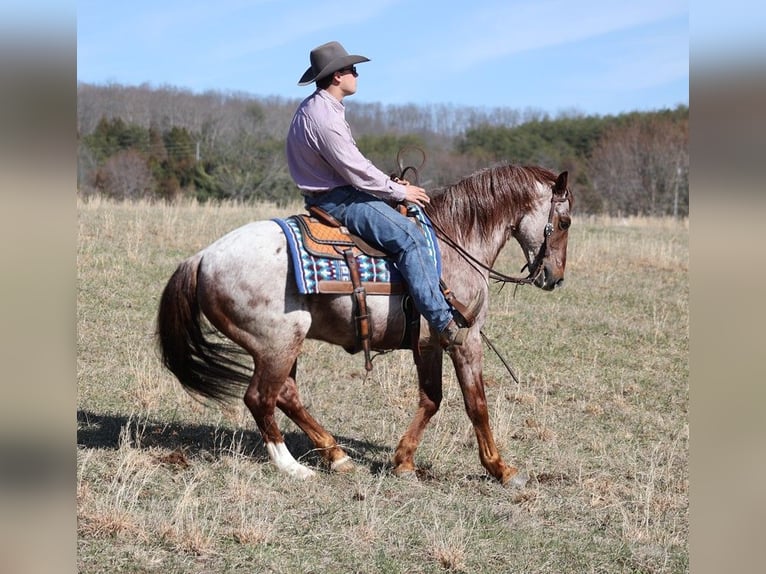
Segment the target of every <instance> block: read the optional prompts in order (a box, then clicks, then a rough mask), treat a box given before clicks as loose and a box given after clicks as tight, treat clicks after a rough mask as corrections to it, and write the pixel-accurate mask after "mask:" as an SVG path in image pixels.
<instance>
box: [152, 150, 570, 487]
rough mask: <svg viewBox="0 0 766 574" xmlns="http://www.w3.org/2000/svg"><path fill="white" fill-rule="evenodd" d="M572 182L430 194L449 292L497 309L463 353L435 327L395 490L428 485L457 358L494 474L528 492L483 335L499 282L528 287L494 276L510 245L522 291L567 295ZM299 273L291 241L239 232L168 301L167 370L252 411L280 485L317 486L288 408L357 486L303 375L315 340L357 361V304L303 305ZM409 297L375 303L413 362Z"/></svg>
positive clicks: (181, 280) (330, 300)
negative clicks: (302, 360)
mask: <svg viewBox="0 0 766 574" xmlns="http://www.w3.org/2000/svg"><path fill="white" fill-rule="evenodd" d="M567 180H568V175H567V172H566V171H565V172H561V173H560V174H559V175H558V176H557V175H556V174H554V173H553V172H551V171H549V170H547V169H545V168H542V167H539V166H515V165H499V166H494V167H489V168H483V169H481V170H479V171H477V172H475V173H473V174H471V175H470V176H468V177H465V178H463V179H461V180H460V181H458V182H457V183H454V184H451V185H447V186H445V187H442V188H439V189H435V190H431V191H429V196H430V198H431V201H430V203H429V204H427V205H426V208H425V211H426V213H427V215H428V218H429V220H430V221H431V223H432V225H433V227H434V228H435V230H436V231H437V237H438V244H439V249H440V253H441V257H442V278H443V280H444V282H445V283H446V284H447V285H448V286H449V288H450V289H451V291H452V292H453V294H454V295H455V297H456V298H458V299H460V300H463V301H467V300H470V299H472V298H475V297H476V294H477V293H480V294H482V295H483V300H482V303H481V308H480V309H479V311H478V313H477V316H476V320H475V323H474V324H473V326H472V327H471V328H470V329H469V331H468V335H467V337H466V339H465V342H464V343H463V344H462V345H461V346H455V347H452V348H449V349H447V350H445V349H443V348H442V347H441V346H440V344H439V338H438V333H436V332H435V331H434V330H433V329H431V328H430V327H428V325H427V324H426V323H425V321H422V319H421V321H422V325H421V330H420V341H419V343H418V345H417V347H418V352H413V357H414V361H415V363H416V371H417V376H418V385H419V402H418V405H417V409H416V411H415V414H414V417H413V418H412V421H411V423H410V424H409V427H408V428H407V429H406V431H405V433H404V435H403V436H402V437H401V439H400V440H399V443H398V445H397V447H396V449H395V451H394V455H393V460H392V466H393V468H392V471H393V474H394V475H395V476H398V477H410V478H411V477H416V476H417V475H416V467H415V463H414V456H415V451H416V449H417V447H418V445H419V443H420V442H421V439H422V437H423V433H424V431H425V428H426V426H427V425H428V423H429V421H430V420H431V418H432V417H433V416H434V414H435V413H436V412H437V411H438V409H439V406H440V403H441V400H442V366H443V365H442V362H443V361H442V359H443V355H444V353H447V354H448V355H449V357H450V359H451V360H452V364H453V366H454V369H455V371H456V374H457V379H458V382H459V385H460V389H461V391H462V396H463V400H464V405H465V410H466V413H467V415H468V418H469V419H470V421H471V423H472V424H473V428H474V431H475V434H476V439H477V443H478V451H479V459H480V461H481V464H482V465H483V467H484V468H485V469H486V471H487V473H488V474H489V475H491V476H492V477H494V478H495V479H497V480H498V481H500V482H501V483H502V484H504V485H514V486H519V487H521V486H523V485H524V484H525V483H526V481H527V480H528V476H527V473H526V472H524V471H520V470H519V468H517V467H515V466H511V465H509V464H506V463H505V462H504V460H503V458H502V457H501V455H500V453H499V451H498V448H497V446H496V444H495V440H494V437H493V434H492V430H491V428H490V424H489V417H488V413H487V401H486V396H485V390H484V381H483V378H482V361H483V347H482V340H481V336H480V333H481V328H482V325H483V324H484V322H485V321H486V317H487V300H488V298H487V294H488V290H489V286H490V281H491V279H498V278H499V279H500V280H506V281H507V280H516V278H512V277H509V276H506V275H503V274H501V273H498V272H497V271H495V270H494V269H493V268H492V266H493V264H494V263H495V260H496V259H497V257H498V255H499V253H500V252H501V249H502V248H503V247H504V246H505V244H506V243H507V242H508V241H509V240H510V238H514V239H515V240H516V241H517V242H518V244H519V245H520V247H521V248H522V250H523V253H524V256H525V258H526V261H527V266H525V267H529V275H528V276H527V277H526V278H524V279H522V280H516V282H522V283H531V284H534V285H535V286H537V287H539V288H541V289H543V290H546V291H551V290H553V289H554V288H556V287H559V286H561V285H562V283H563V281H564V270H565V267H566V250H567V239H568V233H569V227H570V224H571V213H570V212H571V210H572V206H573V200H574V198H573V195H572V193H571V191H570V189H569V187H568V184H567ZM289 259H290V255H289V253H288V252H287V247H286V238H285V235H284V233H283V231H282V229H281V228H280V227H279V226H278V224H277V223H276V222H274V221H272V220H261V221H253V222H250V223H248V224H245V225H243V226H241V227H239V228H237V229H235V230H233V231H230V232H228V233H227V234H226V235H224V236H223V237H221V238H220V239H218V240H216V241H215V242H214V243H212V244H210V245H209V246H207V247H205V248H204V249H202V250H201V251H199V252H198V253H196V254H195V255H192V256H191V257H189V258H188V259H186V260H185V261H183V262H181V263H180V264H179V265H178V267H177V269H176V270H175V272H174V273H173V274H172V276H171V277H170V279H169V280H168V282H167V284H166V286H165V288H164V290H163V292H162V295H161V298H160V303H159V309H158V313H157V333H156V335H157V340H158V346H159V351H160V355H161V359H162V362H163V364H164V366H165V367H167V368H168V369H169V370H170V371H171V372H172V373H173V374H174V375H175V377H176V378H177V379H178V380H179V381H180V383H181V384H182V385H183V387H184V388H185V389H186V390H187V391H188V392H189V393H190V394H192V395H194V396H197V397H199V398H201V399H203V400H207V399H211V400H213V401H220V402H226V401H228V400H230V399H231V398H232V397H233V398H236V399H238V400H244V403H245V405H246V406H247V407H248V409H249V410H250V412H251V414H252V416H253V418H254V419H255V423H256V425H257V427H258V429H259V431H260V433H261V436H262V438H263V441H264V443H265V447H266V450H267V452H268V455H269V458H270V461H271V462H272V463H273V464H274V466H276V468H277V469H278V470H279V471H281V472H283V473H285V474H287V475H289V476H291V477H294V478H299V479H305V478H308V477H311V476H314V475H315V474H316V472H315V471H314V470H313V469H311V468H309V467H307V466H305V465H304V464H301V463H299V462H298V461H297V460H296V459H295V458H294V457H293V455H292V454H291V453H290V451H289V450H288V448H287V447H286V446H285V443H284V437H283V435H282V433H281V432H280V430H279V427H278V425H277V423H276V422H275V417H274V415H275V409H276V408H279V409H280V410H281V411H282V412H283V413H284V414H285V415H287V416H288V417H289V418H290V419H291V420H292V421H293V422H294V423H295V424H296V425H297V426H298V427H299V428H300V429H301V430H302V431H303V432H304V433H305V434H306V435H307V436H308V438H309V439H310V440H311V442H312V443H313V444H314V445H315V447H316V449H317V451H318V452H320V453H321V454H322V457H323V458H324V462H325V463H326V464H327V465H328V466H329V470H330V471H334V472H350V471H352V470H354V469H355V465H354V463H353V462H352V460H351V458H350V457H349V456H348V454H347V453H346V452H345V451H344V450H343V448H341V446H340V445H339V444H338V443H337V442H336V441H335V439H334V438H333V436H332V435H331V434H330V433H329V432H328V431H327V430H325V429H324V428H323V427H322V426H321V425H320V424H319V422H317V420H316V419H315V418H314V417H313V416H312V415H311V414H310V413H309V412H308V411H307V410H306V408H305V407H304V405H303V403H302V402H301V398H300V395H299V392H298V384H297V381H296V372H297V364H298V358H299V355H300V353H301V346H302V344H303V342H304V340H305V339H313V340H320V341H325V342H327V343H330V344H333V345H340V346H342V347H343V348H344V349H346V350H352V349H354V348H355V347H356V344H355V343H356V341H355V337H356V335H355V328H354V318H353V313H352V308H353V301H352V297H351V296H348V295H328V294H301V293H300V292H299V291H298V289H297V288H296V281H295V276H294V270H293V268H292V266H291V264H290V261H289ZM403 296H404V295H402V294H395V295H390V296H373V297H369V298H368V302H367V307H368V309H367V312H368V314H369V317H370V333H369V336H370V339H371V344H372V347H373V349H375V350H381V351H382V350H393V349H399V348H401V338H402V333H403V332H404V330H405V328H406V325H405V322H406V319H405V314H404V313H403V311H402V309H401V304H402V300H401V299H402V297H403ZM221 335H223V336H221ZM357 350H358V349H357ZM413 351H414V349H413ZM248 356H249V357H248ZM250 359H252V365H250Z"/></svg>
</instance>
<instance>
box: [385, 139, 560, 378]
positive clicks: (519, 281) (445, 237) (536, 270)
mask: <svg viewBox="0 0 766 574" xmlns="http://www.w3.org/2000/svg"><path fill="white" fill-rule="evenodd" d="M407 149H409V148H403V149H401V150H399V153H398V154H397V156H396V160H397V164H398V167H399V176H398V178H396V180H397V181H398V180H400V179H402V180H404V179H406V176H407V174H408V172H412V173H413V175H414V183H417V181H418V175H419V174H418V168H416V167H414V166H411V165H410V166H404V165H403V161H402V160H403V153H404V151H405V150H407ZM415 150H416V151H418V152H420V154H422V161H421V163H420V166H419V167H423V164H425V160H426V156H425V152H424V151H423V150H422V149H420V148H415ZM393 178H394V176H393V175H392V179H393ZM490 185H491V186H492V188H494V185H495V180H494V177H493V178H491V179H490ZM568 200H569V193H568V192H565V193H563V194H561V195H560V196H558V195H556V193H555V192H553V191H551V207H550V209H549V211H548V222H547V223H546V224H545V229H544V230H543V242H542V244H541V245H540V248H539V249H538V250H537V255H535V259H534V261H532V264H531V265H530V264H529V263H527V264H525V265H524V267H522V268H521V270H522V271H524V269H527V268H528V269H529V274H528V275H527V276H526V277H513V276H510V275H506V274H505V273H501V272H500V271H497V270H495V269H493V268H492V267H490V266H489V265H486V264H485V263H483V262H482V261H479V260H478V259H477V258H476V257H474V256H473V255H472V254H471V253H469V252H468V251H467V250H466V249H465V248H464V247H463V246H462V245H460V244H459V243H458V242H457V241H455V240H454V239H453V238H452V237H450V235H449V234H448V233H447V232H445V231H444V230H443V229H442V228H441V227H440V226H439V225H437V224H436V223H435V222H434V221H433V219H430V218H429V219H430V223H431V225H432V226H433V228H434V229H435V230H436V235H437V237H438V238H439V239H441V240H442V241H444V243H446V244H447V245H449V246H450V247H452V249H454V250H455V251H456V252H457V253H458V254H459V255H460V256H461V257H462V258H463V259H464V260H465V261H467V262H468V263H470V264H471V266H473V268H474V269H476V270H477V271H478V270H479V269H482V270H484V271H486V272H487V273H488V275H489V278H490V279H492V280H493V281H495V282H498V283H501V284H502V285H505V284H506V283H514V284H516V286H517V287H518V286H519V285H527V284H530V283H533V282H534V281H535V280H536V279H537V277H538V276H539V275H540V272H541V271H542V262H543V260H544V259H545V258H546V257H547V256H549V255H550V244H549V241H548V239H549V237H550V236H551V235H552V234H553V215H554V212H555V209H556V204H557V203H563V202H564V201H568ZM479 333H480V334H481V337H482V339H483V340H484V342H485V343H486V344H487V346H488V347H489V348H490V349H492V351H493V352H494V353H495V355H497V357H498V359H500V362H501V363H503V366H504V367H505V368H506V370H507V371H508V373H509V374H510V375H511V378H512V379H513V380H514V382H515V383H516V384H517V385H520V384H521V383H520V382H519V379H518V377H517V376H516V373H514V371H513V368H512V367H511V365H510V363H509V362H508V361H507V360H506V359H505V357H503V355H502V354H501V353H500V350H499V349H498V348H497V347H496V346H495V345H494V343H492V341H491V340H490V338H489V337H487V335H486V334H485V333H484V331H479Z"/></svg>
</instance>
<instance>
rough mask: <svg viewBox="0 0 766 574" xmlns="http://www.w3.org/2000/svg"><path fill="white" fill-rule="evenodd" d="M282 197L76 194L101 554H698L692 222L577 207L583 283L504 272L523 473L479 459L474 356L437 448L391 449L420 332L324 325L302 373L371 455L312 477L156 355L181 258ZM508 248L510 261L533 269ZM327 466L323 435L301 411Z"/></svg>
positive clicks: (88, 559) (498, 559)
mask: <svg viewBox="0 0 766 574" xmlns="http://www.w3.org/2000/svg"><path fill="white" fill-rule="evenodd" d="M297 210H299V206H292V207H291V208H288V209H282V210H279V209H277V208H275V207H273V206H269V205H257V206H238V205H234V204H230V205H215V206H213V205H198V204H194V203H187V204H178V205H162V204H157V205H150V204H120V203H112V202H108V201H104V200H99V199H97V198H96V199H92V200H90V201H89V202H88V203H80V204H79V205H78V215H79V243H78V306H77V318H78V336H77V341H78V360H77V370H78V388H79V393H78V399H79V402H78V463H77V468H78V470H77V500H78V516H77V518H78V533H79V552H78V569H79V571H80V572H84V573H87V572H102V571H106V570H108V571H110V572H155V571H162V572H164V573H173V572H179V573H180V572H192V571H194V572H234V571H247V572H254V571H257V572H320V571H321V572H326V571H332V572H377V571H380V572H509V571H530V572H684V571H688V563H689V561H688V546H687V539H688V490H689V484H688V481H689V479H688V471H687V466H688V440H689V436H688V435H689V430H688V424H687V411H688V363H687V354H688V338H689V283H688V273H687V271H688V222H680V223H679V222H675V221H672V220H668V219H663V220H657V219H648V218H642V219H629V220H612V219H608V218H592V219H586V220H581V221H580V220H577V219H576V220H575V223H574V225H573V227H572V232H571V239H570V248H569V261H568V277H567V285H566V287H565V288H564V289H562V290H557V291H556V292H554V293H543V292H541V291H539V290H534V289H532V288H524V289H520V290H518V291H517V292H516V293H515V294H514V291H513V289H512V288H505V289H503V290H502V291H498V290H495V292H494V293H493V295H492V298H491V315H490V319H489V321H488V324H487V325H486V327H485V333H486V334H487V335H488V336H489V337H490V338H491V339H492V340H493V341H494V343H495V344H496V345H497V346H498V347H499V348H500V349H501V351H502V352H503V353H504V354H505V355H506V356H507V357H508V358H509V359H510V361H511V363H512V364H513V367H514V369H515V371H516V374H517V375H518V376H519V378H520V384H518V385H517V384H515V383H513V382H512V381H511V379H510V377H509V376H508V375H507V373H506V372H505V371H504V369H503V367H502V365H501V364H500V361H499V360H497V358H495V357H494V356H493V355H491V354H490V351H489V350H487V352H486V357H485V376H486V379H487V381H488V389H487V390H488V401H489V408H490V416H491V421H492V425H493V429H494V431H495V435H496V440H497V443H498V445H499V447H500V449H501V451H502V452H503V453H504V456H505V457H506V459H508V460H509V462H513V463H516V464H519V465H521V466H523V467H524V468H525V469H527V470H528V472H529V473H530V475H531V477H532V480H531V481H530V483H529V485H528V486H527V488H526V489H524V490H522V491H507V490H505V489H503V488H502V487H501V486H499V485H497V484H496V483H494V482H493V481H491V480H488V479H487V478H486V476H485V474H484V472H483V469H482V468H481V466H480V464H479V461H478V454H477V451H476V444H475V439H474V436H473V431H472V429H471V426H470V424H469V422H468V420H467V417H466V416H465V413H464V411H463V406H462V398H461V395H460V391H459V388H458V386H457V383H456V380H455V377H454V374H453V373H452V371H451V369H450V368H446V369H445V398H444V403H443V408H442V410H441V411H440V412H439V413H438V414H437V416H436V417H435V418H434V420H433V423H432V425H431V426H430V427H429V429H428V430H427V432H426V435H425V438H424V442H423V445H422V447H421V449H420V450H419V451H418V457H417V463H418V464H419V465H420V466H419V471H418V476H419V479H420V480H418V481H412V482H411V481H403V480H398V479H396V478H394V477H393V476H391V475H390V474H389V472H388V471H389V463H390V458H391V455H392V452H393V448H394V447H395V445H396V442H397V440H398V439H399V437H400V435H401V433H402V432H404V429H405V428H406V425H407V424H408V422H409V419H410V416H411V414H412V412H413V410H414V407H415V401H416V398H417V388H416V383H415V371H414V367H413V365H412V362H411V359H410V356H409V354H408V353H406V352H399V353H392V354H388V355H385V356H381V357H378V358H377V359H376V360H375V363H374V364H375V369H374V370H373V372H372V373H371V374H369V375H366V374H365V372H364V369H363V365H362V359H361V358H360V357H358V356H349V355H346V354H345V353H344V352H343V351H342V350H340V349H335V348H329V347H327V346H324V345H320V344H317V343H314V342H308V343H307V344H306V346H305V352H304V360H303V361H302V362H301V363H300V364H299V372H298V375H299V384H300V386H301V392H302V394H303V397H304V400H305V402H306V404H307V406H308V408H309V409H310V410H311V411H312V412H313V413H314V414H315V415H316V416H317V418H318V419H319V420H320V421H322V422H323V423H324V424H325V425H326V426H327V427H328V429H329V430H330V431H331V432H333V433H334V434H335V435H336V437H337V438H338V440H339V441H340V442H341V443H343V444H344V445H345V446H346V448H347V449H348V450H349V452H350V453H351V454H352V456H353V458H354V459H355V460H356V462H357V466H358V470H357V472H356V473H354V474H352V475H349V476H336V475H332V474H328V473H326V472H320V474H319V476H318V478H317V479H316V480H312V481H308V482H294V481H290V480H287V479H285V478H284V477H282V476H280V475H278V474H277V473H276V472H275V471H274V469H273V468H272V467H271V465H270V464H268V460H267V457H266V453H265V449H264V448H263V444H262V442H261V440H260V437H259V436H258V434H257V432H256V431H255V429H254V424H253V422H252V419H251V418H250V416H249V414H247V413H246V412H245V410H244V408H243V407H242V405H238V404H232V405H231V406H230V407H228V408H217V407H215V408H208V407H206V406H204V405H201V404H200V403H198V402H196V401H194V400H192V399H191V398H189V397H188V396H187V395H186V394H185V393H184V392H183V390H182V389H181V388H180V385H178V383H177V382H176V381H174V380H173V378H172V377H171V376H170V375H169V374H168V373H167V372H165V371H164V370H163V369H162V368H161V366H160V365H159V361H158V360H157V357H156V353H155V350H154V346H153V345H154V341H153V331H154V315H155V312H156V305H157V300H158V297H159V293H160V292H161V290H162V288H163V286H164V284H165V282H166V281H167V279H168V277H169V276H170V274H171V273H172V271H173V270H174V268H175V266H176V265H177V264H178V262H179V261H180V260H181V259H183V258H184V257H186V256H188V255H190V254H191V253H193V252H194V251H196V250H197V249H199V248H201V247H203V246H204V245H206V244H208V243H209V242H211V241H212V240H214V239H215V238H217V237H219V236H220V235H222V234H223V233H225V232H226V231H228V230H230V229H232V228H233V227H236V226H237V225H240V224H243V223H246V222H247V221H251V220H253V219H263V218H268V217H272V216H275V215H284V214H287V213H292V212H295V211H297ZM519 258H520V255H519V254H518V249H516V247H515V245H510V246H509V247H508V248H507V250H506V252H505V253H504V255H503V258H502V261H501V262H499V267H500V268H502V269H506V270H514V269H518V268H519V267H520V266H521V264H520V260H519ZM280 421H281V425H282V428H283V431H284V432H285V435H286V439H287V441H288V445H289V447H290V448H291V450H292V451H293V453H294V454H295V455H296V457H299V458H301V459H302V460H303V461H304V462H305V463H306V464H309V465H311V466H315V467H317V468H320V469H321V468H322V467H321V466H320V465H319V457H318V455H317V453H315V452H313V451H312V447H311V445H310V443H309V442H308V441H307V440H306V439H305V437H303V435H302V434H301V433H299V432H298V431H297V430H296V429H295V427H293V426H292V424H291V423H290V422H289V421H288V420H286V419H284V418H282V419H280Z"/></svg>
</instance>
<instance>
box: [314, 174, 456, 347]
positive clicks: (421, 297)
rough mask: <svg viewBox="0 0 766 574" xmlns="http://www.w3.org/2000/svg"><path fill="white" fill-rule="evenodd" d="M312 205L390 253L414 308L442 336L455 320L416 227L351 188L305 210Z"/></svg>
mask: <svg viewBox="0 0 766 574" xmlns="http://www.w3.org/2000/svg"><path fill="white" fill-rule="evenodd" d="M312 205H316V206H318V207H320V208H322V209H324V210H325V211H326V212H327V213H329V214H330V215H332V216H333V217H334V218H335V219H337V220H338V221H340V222H341V223H342V224H343V225H345V226H346V228H347V229H348V230H349V231H350V232H351V233H353V234H354V235H358V236H359V237H361V238H362V239H364V240H365V241H367V242H368V243H369V244H370V245H372V246H373V247H377V248H378V249H380V250H382V251H385V252H386V253H388V254H389V255H390V256H391V259H392V260H393V261H394V263H395V264H396V268H397V269H398V270H399V272H400V273H401V274H402V278H403V279H404V281H405V282H406V283H407V287H408V289H409V292H410V295H411V296H412V300H413V303H414V304H415V308H416V309H417V310H418V312H419V313H420V314H421V315H422V316H423V317H424V318H425V320H426V321H428V323H429V325H431V326H432V327H435V328H436V329H437V330H438V331H439V332H441V331H443V330H444V328H445V327H446V326H447V324H448V323H449V322H450V321H451V320H452V310H451V309H450V306H449V305H448V304H447V301H446V300H445V299H444V295H443V294H442V292H441V290H440V289H439V275H438V273H437V271H436V265H435V264H434V262H433V259H432V258H431V255H430V253H429V251H428V244H427V243H426V239H425V237H424V236H423V232H422V231H421V230H420V229H419V228H418V226H417V225H416V224H415V223H413V222H412V221H410V220H409V219H407V218H406V217H405V216H403V215H402V214H401V213H399V212H398V211H397V210H396V209H394V208H393V207H391V206H390V205H389V204H388V203H386V202H385V201H383V200H382V199H378V198H377V197H374V196H372V195H370V194H369V193H365V192H363V191H360V190H358V189H355V188H354V187H351V186H346V187H336V188H335V189H333V190H332V191H328V192H326V193H323V194H321V195H319V196H317V197H306V207H309V206H312Z"/></svg>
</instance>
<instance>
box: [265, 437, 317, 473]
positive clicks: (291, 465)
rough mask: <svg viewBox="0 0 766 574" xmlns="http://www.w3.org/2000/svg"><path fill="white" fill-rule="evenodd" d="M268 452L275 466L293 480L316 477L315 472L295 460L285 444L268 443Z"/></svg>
mask: <svg viewBox="0 0 766 574" xmlns="http://www.w3.org/2000/svg"><path fill="white" fill-rule="evenodd" d="M266 451H267V452H268V453H269V458H270V459H271V462H272V463H273V464H274V466H276V467H277V469H278V470H279V471H280V472H283V473H285V474H287V475H288V476H291V477H292V478H297V479H299V480H305V479H307V478H311V477H312V476H315V475H316V473H315V472H314V471H313V470H311V469H310V468H308V467H305V466H303V465H302V464H301V463H299V462H298V461H297V460H295V459H294V458H293V455H292V454H290V451H289V450H287V447H286V446H285V443H283V442H267V443H266Z"/></svg>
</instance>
